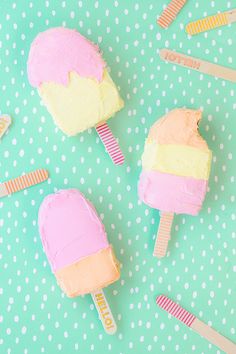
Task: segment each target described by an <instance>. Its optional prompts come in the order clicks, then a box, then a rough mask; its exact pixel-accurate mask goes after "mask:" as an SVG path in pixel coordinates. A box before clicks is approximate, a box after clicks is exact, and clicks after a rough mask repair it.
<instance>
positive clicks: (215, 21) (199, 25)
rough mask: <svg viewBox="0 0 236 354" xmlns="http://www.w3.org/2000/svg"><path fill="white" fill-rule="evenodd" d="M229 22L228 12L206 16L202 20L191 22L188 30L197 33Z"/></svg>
mask: <svg viewBox="0 0 236 354" xmlns="http://www.w3.org/2000/svg"><path fill="white" fill-rule="evenodd" d="M228 23H229V21H228V17H227V13H221V14H218V15H214V16H209V17H206V18H204V19H202V20H198V21H195V22H190V23H189V24H188V25H187V26H186V32H187V33H188V34H191V35H195V34H198V33H201V32H205V31H209V30H211V29H214V28H216V27H221V26H225V25H227V24H228Z"/></svg>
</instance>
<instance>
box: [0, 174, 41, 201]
mask: <svg viewBox="0 0 236 354" xmlns="http://www.w3.org/2000/svg"><path fill="white" fill-rule="evenodd" d="M47 179H48V171H47V170H44V169H40V170H36V171H33V172H30V173H26V174H25V175H23V176H20V177H17V178H15V179H12V180H10V181H7V182H4V183H2V184H0V198H1V197H5V196H6V195H9V194H12V193H16V192H19V191H21V190H22V189H25V188H28V187H31V186H34V185H35V184H38V183H41V182H44V181H46V180H47Z"/></svg>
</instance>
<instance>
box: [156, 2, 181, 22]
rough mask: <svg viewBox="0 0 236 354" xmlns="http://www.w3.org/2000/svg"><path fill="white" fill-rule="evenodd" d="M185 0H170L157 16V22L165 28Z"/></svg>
mask: <svg viewBox="0 0 236 354" xmlns="http://www.w3.org/2000/svg"><path fill="white" fill-rule="evenodd" d="M186 2H187V0H172V1H171V2H170V3H169V5H168V6H167V7H166V8H165V10H164V11H163V12H162V14H161V16H160V17H159V18H158V20H157V23H158V25H159V26H161V27H162V28H167V27H169V25H170V24H171V23H172V22H173V21H174V19H175V18H176V16H177V15H178V13H179V12H180V10H181V9H182V8H183V7H184V5H185V4H186Z"/></svg>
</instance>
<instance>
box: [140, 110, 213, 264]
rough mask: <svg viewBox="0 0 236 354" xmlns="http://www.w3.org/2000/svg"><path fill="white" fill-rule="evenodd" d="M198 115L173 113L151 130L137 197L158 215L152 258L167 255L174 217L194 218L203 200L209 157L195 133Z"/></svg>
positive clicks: (187, 111) (206, 146)
mask: <svg viewBox="0 0 236 354" xmlns="http://www.w3.org/2000/svg"><path fill="white" fill-rule="evenodd" d="M201 116H202V112H201V111H194V110H190V109H175V110H173V111H171V112H169V113H168V114H167V115H165V116H164V117H163V118H161V119H159V120H158V121H157V122H156V123H155V124H154V125H153V126H152V127H151V129H150V132H149V135H148V138H147V140H146V143H145V148H144V154H143V156H142V166H143V170H142V173H141V175H140V180H139V186H138V191H139V197H140V199H141V200H142V201H143V202H144V203H146V204H147V205H149V206H150V207H152V208H155V209H159V210H160V211H161V220H160V226H159V231H158V233H159V235H158V238H157V241H156V245H155V250H154V255H155V256H157V257H160V258H161V257H163V256H164V255H165V254H166V250H167V245H168V241H169V239H170V231H171V224H172V221H173V215H174V213H176V214H190V215H197V214H198V213H199V211H200V209H201V207H202V204H203V201H204V199H205V195H206V191H207V186H208V179H209V174H210V167H211V159H212V153H211V151H210V150H209V148H208V145H207V143H206V141H205V140H204V139H203V138H202V137H201V136H200V134H199V133H198V125H199V122H200V119H201Z"/></svg>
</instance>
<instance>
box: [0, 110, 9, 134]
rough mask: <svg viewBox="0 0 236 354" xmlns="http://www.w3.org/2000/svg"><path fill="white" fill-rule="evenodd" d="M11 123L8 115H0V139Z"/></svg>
mask: <svg viewBox="0 0 236 354" xmlns="http://www.w3.org/2000/svg"><path fill="white" fill-rule="evenodd" d="M10 125H11V117H10V116H8V115H5V114H4V115H2V116H0V139H1V138H2V136H3V135H4V134H5V133H6V132H7V130H8V128H9V126H10Z"/></svg>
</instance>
